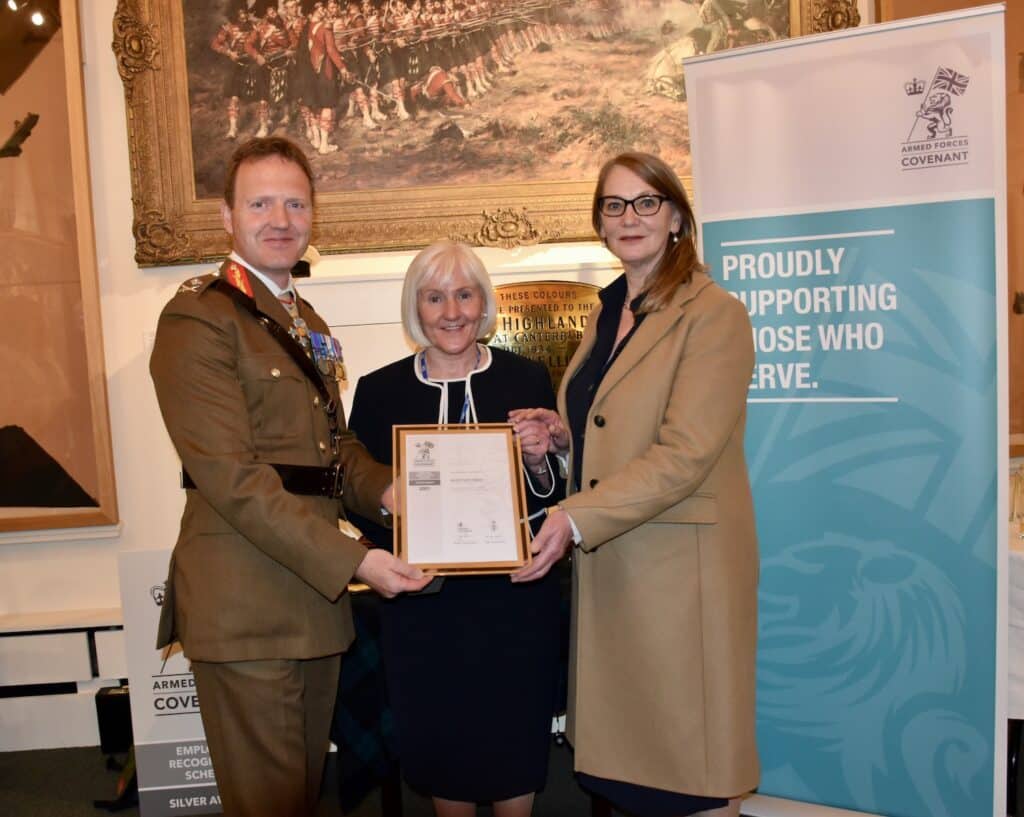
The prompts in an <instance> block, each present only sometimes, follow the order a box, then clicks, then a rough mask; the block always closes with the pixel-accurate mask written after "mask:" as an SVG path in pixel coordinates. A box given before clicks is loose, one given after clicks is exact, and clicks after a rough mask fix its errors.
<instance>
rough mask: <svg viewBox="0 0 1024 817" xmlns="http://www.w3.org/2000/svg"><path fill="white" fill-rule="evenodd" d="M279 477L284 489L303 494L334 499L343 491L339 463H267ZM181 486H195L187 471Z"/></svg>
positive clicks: (183, 474) (343, 484)
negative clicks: (325, 464)
mask: <svg viewBox="0 0 1024 817" xmlns="http://www.w3.org/2000/svg"><path fill="white" fill-rule="evenodd" d="M267 465H269V466H270V467H271V468H273V469H274V470H275V471H277V473H278V476H280V477H281V483H282V484H283V485H284V489H285V490H286V491H288V493H291V494H301V495H303V496H326V497H331V498H332V499H336V498H338V497H340V496H341V495H342V493H344V487H345V470H344V469H343V468H342V467H341V466H340V465H337V464H335V465H329V466H327V467H326V468H323V467H321V466H318V465H280V464H277V463H267ZM181 487H182V488H195V487H196V484H195V482H193V481H192V477H190V476H189V474H188V471H185V470H182V472H181Z"/></svg>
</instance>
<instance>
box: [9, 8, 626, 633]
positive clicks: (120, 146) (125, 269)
mask: <svg viewBox="0 0 1024 817" xmlns="http://www.w3.org/2000/svg"><path fill="white" fill-rule="evenodd" d="M79 6H80V11H79V13H80V15H81V20H82V29H83V30H82V52H83V61H84V66H83V70H84V85H85V102H86V115H87V118H88V130H89V154H90V162H91V168H92V198H93V208H94V216H95V223H96V247H97V260H98V268H99V276H100V292H101V309H102V318H103V336H104V345H105V356H106V369H107V389H108V398H109V403H110V421H111V431H112V435H113V448H114V466H115V472H116V480H117V493H118V507H119V509H120V514H121V524H120V526H118V528H117V529H105V530H101V531H98V532H97V531H81V530H80V531H72V532H70V533H69V532H67V531H46V532H32V533H15V534H2V535H0V616H2V615H11V614H29V613H42V612H52V611H61V610H64V611H74V610H81V609H89V608H112V607H119V606H120V600H119V594H118V580H117V562H116V556H117V553H118V551H120V550H137V549H145V548H155V547H167V546H168V545H170V544H172V543H173V542H174V539H175V536H176V533H177V528H178V517H179V514H180V512H181V507H182V505H183V502H184V496H183V494H182V492H181V490H180V489H179V488H178V482H177V480H178V467H179V466H178V461H177V458H176V457H175V455H174V451H173V449H172V447H171V444H170V442H169V441H168V439H167V436H166V434H165V432H164V429H163V424H162V422H161V419H160V415H159V412H158V409H157V404H156V399H155V397H154V394H153V389H152V385H151V383H150V380H149V375H148V371H147V363H148V344H149V343H151V337H152V332H153V329H154V327H155V324H156V318H157V316H158V314H159V312H160V309H161V307H162V306H163V304H164V303H165V302H166V301H167V300H168V299H169V298H170V296H171V295H172V294H173V293H174V291H175V288H176V287H177V285H178V284H179V283H180V282H181V281H182V280H183V279H185V278H187V277H190V276H192V275H195V274H197V273H200V272H205V271H207V270H208V269H210V265H203V266H177V267H161V268H148V269H140V268H139V267H138V266H137V265H136V263H135V261H134V258H133V256H134V250H135V247H134V240H133V238H132V233H131V224H132V206H131V197H130V191H131V179H130V177H129V165H128V142H127V131H126V124H125V109H124V95H123V90H122V84H121V80H120V77H119V76H118V73H117V69H116V66H115V61H114V55H113V53H112V51H111V48H110V42H111V39H112V25H111V24H112V21H113V17H114V10H115V6H116V0H88V2H85V0H80V2H79ZM481 255H482V256H483V257H484V261H485V263H486V264H487V266H488V268H489V269H490V270H491V272H492V274H493V275H495V278H496V282H497V283H500V282H502V281H508V280H515V279H518V278H530V277H537V276H538V275H541V274H543V277H553V276H551V275H550V274H549V271H551V270H552V269H554V270H561V274H560V275H558V276H557V277H563V276H567V277H576V276H575V274H574V273H572V272H571V270H572V268H574V267H575V266H576V265H579V264H583V265H585V267H589V268H590V269H591V270H593V272H592V273H590V274H587V273H584V275H583V278H584V280H593V281H595V282H598V283H600V282H603V281H606V280H607V279H608V276H609V266H608V265H609V262H610V257H609V256H608V255H607V254H606V253H605V252H604V251H603V250H602V249H601V248H600V247H599V246H598V245H596V244H567V245H544V246H542V247H534V248H523V249H520V250H516V251H511V252H508V251H502V250H484V251H481ZM411 256H412V253H378V254H359V255H340V256H339V255H335V256H325V257H324V258H323V260H322V261H321V263H320V264H319V265H318V266H317V267H316V270H315V276H316V278H315V279H314V281H311V282H310V283H308V284H307V285H306V286H305V288H304V289H303V294H304V295H305V296H306V297H307V298H309V300H311V301H312V302H313V303H314V304H315V305H320V301H318V296H317V292H318V290H321V291H323V290H322V287H323V284H320V283H319V282H320V281H325V280H326V279H328V278H330V279H335V280H337V279H340V280H342V281H345V282H346V293H347V295H348V297H346V298H344V299H341V300H340V302H339V305H338V306H337V307H334V308H331V309H328V310H327V315H326V317H327V318H328V321H329V322H330V323H332V325H335V326H342V327H344V326H348V325H352V331H351V335H350V336H349V335H348V334H347V333H346V332H345V331H344V330H343V331H342V332H341V340H342V342H343V343H344V344H345V345H346V356H347V358H348V360H349V362H350V365H351V366H352V367H353V371H352V372H351V374H352V375H354V376H357V375H358V374H359V373H360V370H359V368H358V366H359V364H360V361H364V362H365V365H367V366H368V365H373V364H374V361H375V359H376V356H379V355H380V352H381V350H390V349H400V348H401V344H402V341H401V337H400V335H399V334H397V331H398V330H397V328H396V323H397V320H398V298H397V294H395V293H396V292H397V288H398V287H397V285H398V280H399V279H400V277H401V275H402V274H403V273H404V271H405V267H406V266H407V264H408V261H409V259H410V258H411ZM510 275H511V276H512V277H511V278H510V277H508V276H510ZM349 282H350V286H351V291H349ZM367 324H368V325H367ZM383 362H385V361H384V360H377V361H376V365H379V363H383ZM97 536H98V537H99V538H97Z"/></svg>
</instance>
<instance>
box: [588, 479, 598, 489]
mask: <svg viewBox="0 0 1024 817" xmlns="http://www.w3.org/2000/svg"><path fill="white" fill-rule="evenodd" d="M599 481H600V480H596V479H592V480H590V487H591V488H596V487H597V483H598V482H599Z"/></svg>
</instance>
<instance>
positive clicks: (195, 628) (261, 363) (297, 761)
mask: <svg viewBox="0 0 1024 817" xmlns="http://www.w3.org/2000/svg"><path fill="white" fill-rule="evenodd" d="M221 209H222V214H223V218H224V227H225V229H226V230H227V231H228V232H229V233H230V234H231V237H232V246H233V252H232V253H231V256H230V258H229V259H228V260H227V261H225V263H224V265H223V266H222V267H221V268H220V270H219V271H218V272H215V273H213V274H211V275H208V276H204V277H201V278H194V279H192V280H191V281H189V282H187V283H185V284H184V285H182V287H181V288H180V289H179V291H178V293H177V295H175V297H174V298H172V299H171V301H170V302H169V303H168V304H167V306H166V307H165V308H164V310H163V313H162V314H161V316H160V321H159V324H158V327H157V334H156V343H155V346H154V348H153V356H152V359H151V360H150V371H151V373H152V376H153V382H154V384H155V386H156V393H157V398H158V400H159V403H160V410H161V412H162V414H163V417H164V422H165V423H166V425H167V430H168V433H169V434H170V437H171V440H172V441H173V443H174V446H175V448H176V449H177V451H178V455H179V456H180V457H181V462H182V466H183V469H184V474H183V479H184V484H185V487H186V488H187V492H186V501H185V512H184V515H183V516H182V520H181V533H180V535H179V537H178V541H177V544H176V546H175V548H174V554H173V556H172V559H171V567H170V575H169V578H168V583H167V588H168V592H167V598H166V600H165V603H164V609H163V613H164V616H162V619H161V632H160V637H159V645H164V644H167V643H169V641H170V640H172V639H173V638H177V639H179V640H180V641H181V644H182V646H183V648H184V651H185V655H186V656H187V657H188V658H189V659H190V660H191V662H192V669H193V672H194V674H195V678H196V688H197V692H198V694H199V704H200V709H201V712H202V718H203V726H204V728H205V730H206V737H207V741H208V744H209V748H210V755H211V759H212V761H213V768H214V772H215V774H216V777H217V783H218V786H219V788H220V793H221V799H222V802H223V807H224V813H225V814H227V815H229V817H233V816H234V815H245V817H250V816H251V815H255V816H257V817H263V816H265V817H298V816H299V815H305V814H309V813H311V812H312V811H313V810H314V808H315V804H316V800H317V797H318V794H319V789H320V780H321V776H322V774H323V763H324V759H325V756H326V751H327V746H328V729H329V724H330V719H331V709H332V706H333V703H334V697H335V692H336V688H337V678H338V671H339V666H340V654H341V653H342V651H344V650H345V648H346V647H347V646H348V645H349V643H350V642H351V640H352V638H353V628H352V617H351V611H350V603H349V598H348V594H347V593H346V592H345V590H346V586H347V585H348V582H349V580H350V579H352V578H353V577H355V578H356V579H358V580H359V581H362V582H365V583H366V584H369V585H370V586H371V587H373V588H374V589H375V590H377V591H378V592H379V593H381V594H382V595H384V596H389V597H390V596H394V595H396V594H397V593H400V592H403V591H406V590H417V589H420V588H421V587H423V586H424V585H425V584H426V582H427V580H428V579H427V577H424V576H422V574H421V573H420V571H418V570H415V569H413V568H410V567H409V566H408V565H405V564H404V563H402V562H400V561H398V560H397V559H395V557H393V556H392V555H391V554H390V553H388V552H387V551H384V550H369V551H368V550H366V549H365V548H364V547H363V546H362V545H361V544H359V543H358V542H356V541H355V540H353V539H349V538H347V537H345V536H344V535H342V534H341V532H340V531H339V530H338V518H339V515H340V514H342V513H343V510H342V507H341V503H342V502H343V503H344V505H345V506H346V507H347V508H349V509H353V510H356V511H358V512H359V513H360V514H361V515H364V516H368V517H370V518H381V506H382V505H384V506H385V507H387V506H389V505H390V504H391V498H390V491H391V489H390V485H389V483H390V479H391V475H390V469H388V468H386V467H384V466H382V465H380V464H378V463H377V462H376V461H374V460H373V458H372V457H370V455H369V454H368V453H367V452H366V450H365V449H364V448H363V446H362V445H361V444H360V443H359V442H358V441H357V440H356V439H355V437H354V436H353V435H352V434H351V433H350V432H349V431H347V429H346V427H345V418H344V416H343V415H342V412H341V409H340V407H339V404H338V403H339V401H338V387H337V380H336V376H335V375H336V373H337V372H339V370H340V364H341V354H340V346H339V345H338V344H337V343H336V342H335V341H334V340H333V339H332V338H331V337H330V331H329V329H328V327H327V325H326V324H325V323H324V321H323V320H322V319H321V318H320V316H319V315H317V314H316V312H314V311H313V308H312V307H311V306H310V305H309V304H308V303H306V302H305V301H303V300H302V299H301V298H297V297H296V296H295V290H294V284H293V282H292V279H291V269H292V267H293V266H294V265H295V263H296V262H297V261H298V260H299V258H300V257H301V256H302V254H303V252H304V251H305V249H306V246H307V244H308V242H309V234H310V227H311V224H312V216H313V179H312V171H311V169H310V166H309V163H308V161H307V159H306V157H305V156H304V155H303V153H302V152H301V151H300V150H299V148H298V147H296V146H295V145H294V144H292V143H291V142H289V141H287V140H285V139H280V138H274V137H272V138H269V139H254V140H252V141H250V142H248V143H246V144H245V145H243V146H241V147H240V148H239V149H238V150H237V151H236V152H235V155H234V156H233V157H232V161H231V164H230V166H229V169H228V173H227V182H226V186H225V193H224V202H223V203H222V205H221Z"/></svg>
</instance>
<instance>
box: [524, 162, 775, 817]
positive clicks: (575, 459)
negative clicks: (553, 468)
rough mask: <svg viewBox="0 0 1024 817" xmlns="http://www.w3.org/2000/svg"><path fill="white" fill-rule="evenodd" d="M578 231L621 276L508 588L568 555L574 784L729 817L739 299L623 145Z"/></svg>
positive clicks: (673, 186)
mask: <svg viewBox="0 0 1024 817" xmlns="http://www.w3.org/2000/svg"><path fill="white" fill-rule="evenodd" d="M593 224H594V228H595V230H597V232H598V234H599V235H600V236H601V239H602V240H603V241H604V242H605V244H606V245H607V247H608V249H609V250H610V251H611V252H613V253H614V254H615V255H616V256H617V257H618V258H619V259H620V260H621V261H622V265H623V268H624V270H625V274H624V275H622V276H621V277H619V278H618V279H617V280H615V281H614V282H613V283H611V284H610V285H609V286H608V287H606V288H605V289H604V290H602V292H601V306H600V309H599V310H598V311H597V312H596V313H595V314H594V316H593V317H592V318H591V320H590V322H589V324H588V326H587V330H586V333H585V334H584V337H583V340H582V342H581V344H580V347H579V349H578V351H577V352H576V354H575V356H574V357H573V359H572V361H571V362H570V364H569V368H568V370H567V371H566V374H565V378H564V379H563V381H562V387H561V391H560V393H559V395H558V407H559V411H560V414H561V418H564V422H563V420H562V419H560V418H559V416H558V415H557V414H555V413H554V412H551V411H545V410H542V409H537V410H528V411H519V412H513V413H512V414H511V415H510V419H511V420H512V422H513V423H515V424H516V425H517V426H520V427H521V428H522V432H523V433H527V434H529V433H536V428H537V426H538V421H541V422H542V423H544V424H546V426H547V430H548V432H549V433H550V438H551V442H550V449H551V450H552V451H553V452H554V453H556V454H559V455H562V456H563V457H564V458H565V461H566V462H567V465H568V479H569V483H568V484H569V489H568V490H569V493H570V494H571V495H570V496H569V497H568V498H567V499H565V500H564V501H563V502H561V503H560V504H559V506H558V507H557V508H555V509H552V510H551V511H550V512H549V514H548V517H547V520H546V521H545V523H544V526H543V527H542V529H541V530H540V532H539V533H538V534H537V536H536V537H535V539H534V542H533V551H534V553H535V554H536V556H535V558H534V561H533V562H532V564H531V565H530V566H528V567H527V568H524V569H523V570H522V571H520V572H519V573H518V574H517V575H515V576H514V577H513V581H531V580H534V579H537V578H539V577H540V576H542V575H544V573H546V572H547V571H548V569H549V568H550V567H551V565H552V564H553V563H554V562H555V561H557V560H558V559H560V558H561V557H562V555H563V554H564V552H565V550H566V548H567V547H568V546H569V545H570V544H573V543H575V550H574V551H573V588H574V604H573V627H572V657H571V665H570V675H569V684H570V687H569V728H568V734H569V739H570V741H571V742H572V744H573V746H574V747H575V766H576V770H577V773H578V776H579V779H580V782H581V783H582V784H583V785H584V786H585V787H586V788H588V789H589V790H591V791H593V792H595V793H597V794H599V795H601V796H603V797H605V798H606V799H608V800H610V801H611V802H612V803H613V804H614V805H616V806H617V807H618V808H620V809H621V810H623V811H626V812H628V813H632V814H637V815H641V816H642V817H681V816H682V815H688V814H703V815H714V816H715V817H719V815H721V816H722V817H724V816H725V815H735V814H738V813H739V796H740V795H742V794H743V793H745V792H748V791H750V790H751V789H752V788H753V787H755V786H756V785H757V781H758V774H759V770H758V759H757V747H756V745H755V739H754V660H755V645H756V636H757V577H758V554H757V536H756V531H755V527H754V510H753V503H752V500H751V494H750V486H749V483H748V479H747V467H746V462H745V460H744V454H743V429H744V424H745V420H746V397H747V386H748V384H749V382H750V377H751V373H752V370H753V364H754V350H753V343H752V337H751V328H750V322H749V319H748V318H747V313H746V310H745V308H744V307H743V305H742V304H741V303H740V302H739V301H738V300H736V299H735V298H733V297H732V296H731V295H729V294H728V293H726V292H725V291H724V290H722V289H721V288H720V287H719V286H718V285H716V284H715V283H714V282H713V281H712V280H711V278H709V277H708V275H707V274H706V272H705V269H704V266H703V264H701V263H700V261H699V260H698V258H697V252H696V247H695V244H694V230H695V223H694V218H693V213H692V211H691V209H690V205H689V202H688V201H687V198H686V193H685V192H684V190H683V187H682V185H681V184H680V182H679V179H678V178H677V177H676V175H675V173H673V172H672V170H671V168H669V167H668V166H667V165H665V164H664V163H663V162H662V161H661V160H660V159H658V158H656V157H654V156H650V155H647V154H643V153H624V154H622V155H620V156H617V157H616V158H614V159H612V160H611V161H609V162H608V163H607V164H606V165H605V166H604V168H603V169H602V170H601V174H600V177H599V179H598V184H597V190H596V191H595V196H594V205H593Z"/></svg>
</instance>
